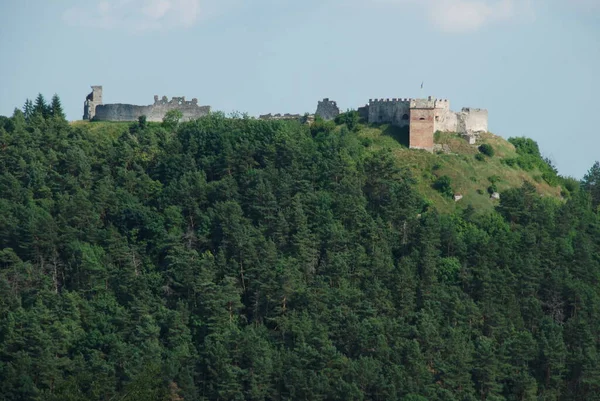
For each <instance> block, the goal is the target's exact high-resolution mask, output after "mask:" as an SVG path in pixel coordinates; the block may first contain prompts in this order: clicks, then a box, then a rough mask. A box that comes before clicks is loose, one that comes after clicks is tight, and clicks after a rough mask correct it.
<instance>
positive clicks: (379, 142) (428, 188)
mask: <svg viewBox="0 0 600 401" xmlns="http://www.w3.org/2000/svg"><path fill="white" fill-rule="evenodd" d="M342 119H343V117H342ZM332 124H333V123H332ZM72 125H73V126H74V127H78V128H81V129H84V130H85V131H86V132H89V133H90V134H92V135H94V136H97V137H98V138H111V139H115V138H117V137H118V136H119V135H121V134H122V133H123V132H125V131H127V129H128V127H129V125H130V123H123V122H92V123H90V122H86V121H77V122H73V123H72ZM154 125H155V126H159V125H160V124H154ZM343 127H345V125H344V124H341V123H340V122H339V121H338V124H337V126H336V127H335V128H334V131H335V132H338V133H339V132H340V131H341V130H342V129H343ZM332 128H333V125H332ZM355 131H356V132H355V135H356V136H357V137H358V138H360V139H362V140H363V144H364V145H365V146H366V148H367V149H368V150H369V151H371V152H377V151H380V150H382V149H386V150H390V151H391V152H392V153H393V155H394V157H395V159H396V162H397V166H399V167H401V168H406V169H409V170H410V171H411V173H412V177H413V178H414V179H415V181H416V182H415V183H414V185H415V188H416V189H417V190H418V191H419V193H421V194H422V195H423V196H424V197H425V199H426V200H428V201H429V202H431V203H432V204H433V205H435V207H436V208H437V209H438V210H439V211H441V212H445V213H450V212H454V211H457V210H462V209H464V208H466V207H467V206H468V205H471V206H473V207H474V208H476V210H477V211H478V212H481V213H483V212H487V211H490V210H492V209H493V208H494V207H495V206H497V205H498V201H497V200H495V199H492V198H491V197H490V194H489V193H488V188H489V187H490V185H491V184H492V181H493V182H494V183H495V185H496V188H497V191H498V192H502V191H505V190H507V189H509V188H518V187H520V186H521V185H522V184H523V183H524V182H529V183H531V184H532V185H534V186H535V188H536V190H537V192H538V193H539V194H540V195H542V196H549V197H552V198H556V199H562V196H561V191H562V188H561V185H560V184H558V183H555V184H554V185H549V184H548V183H547V182H546V181H545V180H544V179H543V178H542V172H541V171H540V170H539V169H538V168H533V169H531V170H524V169H522V168H519V167H518V166H516V167H511V166H509V165H507V164H506V163H505V161H506V160H507V159H514V158H516V157H518V154H517V152H516V150H515V147H514V146H513V145H512V144H511V143H509V142H508V141H507V140H506V139H504V138H502V137H499V136H496V135H493V134H491V133H486V134H483V135H481V136H480V138H479V140H478V141H477V144H475V145H469V144H468V142H467V141H466V140H465V139H463V138H462V137H460V135H458V134H453V133H439V132H438V133H436V143H437V144H440V145H444V148H445V149H446V152H436V153H433V154H432V153H429V152H426V151H420V150H414V149H409V148H408V147H407V145H408V138H407V132H405V131H403V130H401V129H398V128H396V127H393V126H390V125H381V126H372V125H371V126H369V125H365V124H358V125H357V128H356V129H355ZM482 144H489V145H491V146H492V147H493V149H494V151H495V154H494V156H493V157H485V158H484V159H483V160H482V161H480V160H477V159H476V157H475V156H476V155H477V154H479V153H480V151H479V150H478V147H479V146H480V145H482ZM448 150H449V152H448ZM442 176H448V177H450V179H451V183H452V184H451V186H452V189H453V193H457V194H461V195H462V196H463V199H462V200H460V201H458V202H455V201H454V199H452V198H451V197H448V196H444V195H443V194H441V193H440V192H439V191H437V190H435V189H434V184H435V181H436V179H437V178H439V177H442ZM490 179H491V181H490Z"/></svg>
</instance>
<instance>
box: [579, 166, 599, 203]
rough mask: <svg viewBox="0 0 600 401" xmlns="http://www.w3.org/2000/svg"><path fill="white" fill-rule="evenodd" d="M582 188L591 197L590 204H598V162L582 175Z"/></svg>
mask: <svg viewBox="0 0 600 401" xmlns="http://www.w3.org/2000/svg"><path fill="white" fill-rule="evenodd" d="M582 188H583V189H584V190H585V191H587V192H589V194H590V196H591V197H592V205H593V206H594V207H597V206H598V205H600V162H596V163H594V165H593V166H592V167H591V168H590V169H589V170H588V172H587V173H586V174H585V175H584V176H583V180H582Z"/></svg>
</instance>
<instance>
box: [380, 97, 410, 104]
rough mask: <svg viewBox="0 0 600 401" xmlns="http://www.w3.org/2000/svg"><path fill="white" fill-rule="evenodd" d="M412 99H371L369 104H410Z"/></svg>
mask: <svg viewBox="0 0 600 401" xmlns="http://www.w3.org/2000/svg"><path fill="white" fill-rule="evenodd" d="M411 100H412V99H406V98H404V99H403V98H391V99H390V98H387V99H369V104H377V103H409V102H410V101H411Z"/></svg>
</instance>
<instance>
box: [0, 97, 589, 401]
mask: <svg viewBox="0 0 600 401" xmlns="http://www.w3.org/2000/svg"><path fill="white" fill-rule="evenodd" d="M360 125H361V124H360V123H358V122H357V121H355V119H354V118H352V116H349V117H348V118H340V119H338V120H337V123H336V122H324V121H319V120H318V121H316V122H315V123H313V124H311V125H308V124H301V123H300V122H291V121H260V120H256V119H253V118H248V117H247V116H243V115H239V116H238V115H236V116H230V117H225V116H224V115H223V114H220V113H213V114H211V115H210V116H208V117H205V118H201V119H199V120H196V121H191V122H179V121H178V118H177V115H174V114H171V115H170V116H169V117H168V118H165V121H164V122H163V123H147V122H146V121H145V119H144V118H140V121H138V122H136V123H131V124H114V126H113V127H114V130H113V131H114V132H116V134H113V135H100V134H97V133H93V132H92V129H91V128H92V127H93V126H94V123H89V124H70V123H68V122H67V121H66V120H65V117H64V114H63V112H62V108H61V105H60V100H59V99H58V97H57V96H55V97H54V98H53V99H52V102H50V103H49V104H48V103H47V102H46V101H45V100H44V98H43V96H41V95H40V96H38V98H37V99H36V100H35V101H34V102H30V101H28V102H27V103H26V104H25V107H24V108H23V110H22V111H21V110H15V112H14V114H13V115H12V116H11V117H0V400H2V401H16V400H40V401H42V400H43V401H59V400H60V401H76V400H77V401H79V400H81V401H83V400H86V401H88V400H103V401H109V400H115V401H116V400H123V401H125V400H128V401H129V400H171V401H173V400H400V401H427V400H430V401H438V400H439V401H453V400H456V401H459V400H460V401H463V400H464V401H470V400H473V401H475V400H489V401H500V400H507V401H508V400H511V401H512V400H514V401H517V400H520V401H524V400H600V286H599V281H600V216H599V212H598V204H599V203H600V165H599V164H598V163H596V164H595V165H594V166H593V167H592V168H591V169H590V170H589V172H588V174H586V176H585V177H584V179H583V180H582V182H581V185H580V186H579V188H572V190H571V191H570V193H569V196H566V197H565V198H564V199H557V198H551V197H541V196H539V195H538V194H537V193H536V191H535V187H534V186H533V185H531V184H529V183H527V182H526V183H524V184H523V185H522V186H521V187H517V188H513V189H509V190H507V191H504V192H502V194H501V199H500V201H499V203H498V205H497V207H496V209H495V210H494V211H493V212H485V213H482V212H480V211H478V210H476V209H474V208H472V207H467V208H465V210H464V211H462V212H460V213H454V214H442V213H439V212H437V211H436V209H435V205H432V204H431V203H430V202H427V201H425V200H424V199H423V197H422V196H421V195H419V193H417V192H416V190H415V189H414V185H413V183H414V180H415V179H414V178H413V177H412V176H411V174H410V173H409V171H407V170H406V169H402V168H399V167H398V165H397V163H396V161H395V159H394V155H393V154H392V153H391V152H390V151H389V150H386V149H374V148H373V147H371V146H370V145H369V143H368V142H366V141H362V140H361V139H360V138H359V137H358V136H357V135H356V132H357V130H359V129H360ZM515 164H518V163H515ZM514 168H519V166H517V165H515V167H514Z"/></svg>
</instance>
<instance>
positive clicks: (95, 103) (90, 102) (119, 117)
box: [83, 86, 210, 122]
mask: <svg viewBox="0 0 600 401" xmlns="http://www.w3.org/2000/svg"><path fill="white" fill-rule="evenodd" d="M83 110H84V111H83V119H84V120H95V121H137V120H138V118H140V117H141V116H146V120H147V121H155V122H160V121H162V120H163V118H164V116H165V115H166V114H167V112H169V111H171V110H179V111H180V112H181V113H182V114H183V116H182V120H184V121H187V120H195V119H197V118H200V117H203V116H206V115H208V114H209V113H210V106H198V99H196V98H194V99H192V100H191V101H187V100H185V97H173V98H172V99H171V100H169V99H167V97H166V96H163V97H162V98H160V99H159V97H158V96H154V104H151V105H148V106H137V105H133V104H123V103H114V104H102V86H92V93H90V94H89V95H88V96H87V97H86V100H85V103H84V109H83Z"/></svg>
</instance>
